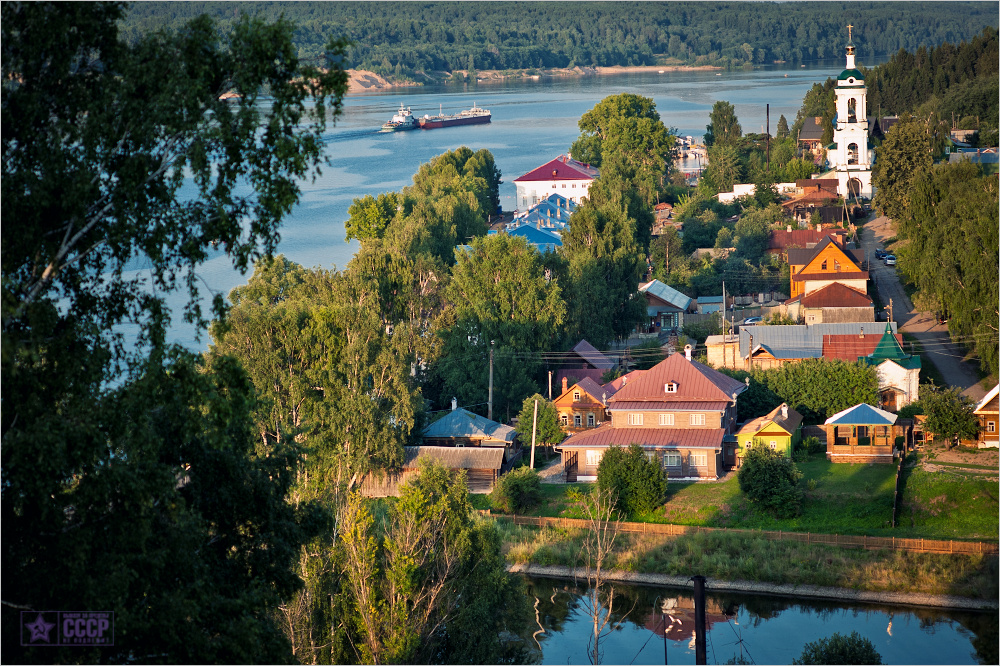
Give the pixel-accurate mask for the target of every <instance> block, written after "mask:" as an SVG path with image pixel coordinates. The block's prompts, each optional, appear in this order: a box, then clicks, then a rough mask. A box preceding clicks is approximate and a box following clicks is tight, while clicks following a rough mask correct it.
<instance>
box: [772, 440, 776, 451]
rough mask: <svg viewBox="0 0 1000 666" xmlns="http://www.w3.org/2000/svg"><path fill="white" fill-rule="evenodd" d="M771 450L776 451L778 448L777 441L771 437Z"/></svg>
mask: <svg viewBox="0 0 1000 666" xmlns="http://www.w3.org/2000/svg"><path fill="white" fill-rule="evenodd" d="M771 450H772V451H777V450H778V443H777V442H776V441H774V440H773V439H772V440H771Z"/></svg>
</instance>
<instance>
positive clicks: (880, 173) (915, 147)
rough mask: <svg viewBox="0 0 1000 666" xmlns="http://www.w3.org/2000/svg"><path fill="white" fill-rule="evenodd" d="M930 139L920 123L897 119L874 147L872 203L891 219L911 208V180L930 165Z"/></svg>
mask: <svg viewBox="0 0 1000 666" xmlns="http://www.w3.org/2000/svg"><path fill="white" fill-rule="evenodd" d="M932 162H933V159H932V157H931V147H930V142H929V141H928V138H927V132H926V131H925V128H924V126H923V124H922V123H919V122H915V121H910V122H906V121H900V122H898V123H896V124H895V125H893V126H892V128H891V129H890V130H889V133H888V134H886V136H885V140H884V141H883V142H882V145H880V146H879V147H878V148H876V149H875V164H874V165H873V166H872V187H873V188H875V189H876V190H877V193H876V195H875V205H876V206H878V208H879V211H880V212H881V213H882V214H883V215H886V216H888V217H891V218H892V219H894V220H898V219H900V218H902V217H903V216H904V215H906V211H907V210H908V209H909V207H910V195H911V194H912V192H913V181H914V180H915V179H916V178H918V177H919V176H921V175H922V174H923V173H924V172H926V171H927V170H929V169H930V168H931V164H932Z"/></svg>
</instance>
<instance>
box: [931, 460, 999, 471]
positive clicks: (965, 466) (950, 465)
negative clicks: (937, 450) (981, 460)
mask: <svg viewBox="0 0 1000 666" xmlns="http://www.w3.org/2000/svg"><path fill="white" fill-rule="evenodd" d="M934 464H935V465H943V466H945V467H964V468H965V469H988V470H993V471H996V469H997V467H996V465H972V464H970V463H954V462H940V461H937V460H935V461H934Z"/></svg>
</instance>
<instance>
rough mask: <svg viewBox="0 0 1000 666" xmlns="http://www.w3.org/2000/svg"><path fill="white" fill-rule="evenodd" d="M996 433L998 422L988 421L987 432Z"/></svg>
mask: <svg viewBox="0 0 1000 666" xmlns="http://www.w3.org/2000/svg"><path fill="white" fill-rule="evenodd" d="M996 431H997V424H996V421H987V422H986V432H996Z"/></svg>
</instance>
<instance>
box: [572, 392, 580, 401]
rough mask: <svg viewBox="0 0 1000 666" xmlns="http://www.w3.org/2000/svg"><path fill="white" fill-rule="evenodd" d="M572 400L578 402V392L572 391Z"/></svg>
mask: <svg viewBox="0 0 1000 666" xmlns="http://www.w3.org/2000/svg"><path fill="white" fill-rule="evenodd" d="M573 402H580V392H579V391H573Z"/></svg>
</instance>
